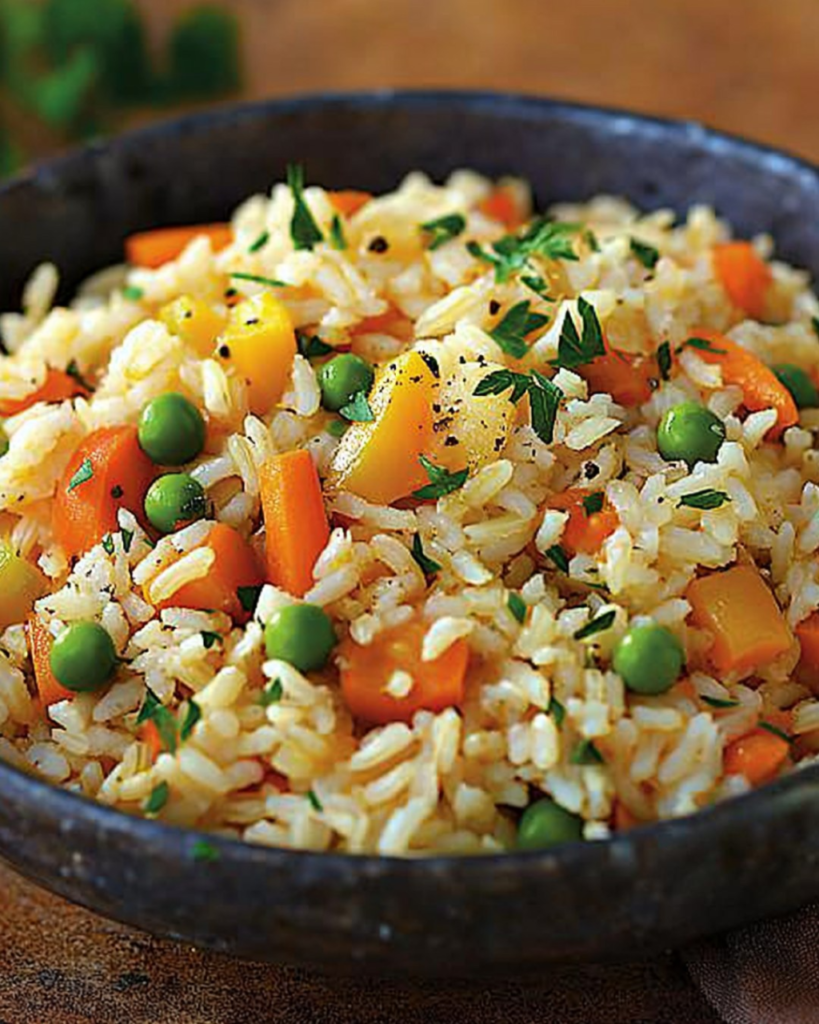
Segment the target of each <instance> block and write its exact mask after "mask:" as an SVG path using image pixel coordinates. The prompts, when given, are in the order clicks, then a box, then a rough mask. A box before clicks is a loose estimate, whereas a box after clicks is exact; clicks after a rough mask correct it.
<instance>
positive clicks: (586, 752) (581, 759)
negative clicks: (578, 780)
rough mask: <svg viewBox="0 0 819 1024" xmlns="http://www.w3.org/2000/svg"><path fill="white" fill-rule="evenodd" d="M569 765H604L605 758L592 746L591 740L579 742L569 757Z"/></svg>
mask: <svg viewBox="0 0 819 1024" xmlns="http://www.w3.org/2000/svg"><path fill="white" fill-rule="evenodd" d="M569 763H570V764H581V765H589V764H604V763H605V758H604V757H603V755H602V754H601V753H600V751H599V750H598V749H597V747H596V746H595V745H594V742H593V740H580V742H579V743H578V744H576V746H575V748H574V749H573V750H572V752H571V754H570V755H569Z"/></svg>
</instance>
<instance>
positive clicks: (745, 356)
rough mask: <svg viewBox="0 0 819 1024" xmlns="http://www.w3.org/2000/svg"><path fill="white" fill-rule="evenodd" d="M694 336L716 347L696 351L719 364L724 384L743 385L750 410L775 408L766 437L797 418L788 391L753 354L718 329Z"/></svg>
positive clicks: (775, 437) (775, 436)
mask: <svg viewBox="0 0 819 1024" xmlns="http://www.w3.org/2000/svg"><path fill="white" fill-rule="evenodd" d="M694 336H695V337H697V338H701V339H702V340H704V341H707V342H709V343H710V345H711V346H712V348H714V349H716V350H718V351H712V352H709V351H707V350H704V349H697V350H696V351H697V355H698V356H699V357H700V359H702V360H703V361H704V362H706V363H714V364H717V365H718V366H719V368H720V371H721V373H722V380H723V383H724V384H736V385H738V386H739V387H740V388H742V402H743V405H744V406H745V408H746V409H749V410H750V411H751V412H758V411H759V410H760V409H776V412H777V421H776V423H775V424H774V425H773V426H772V427H771V429H770V430H769V431H768V434H767V439H768V440H770V441H776V440H778V439H779V438H780V437H781V436H782V432H783V431H784V430H786V429H787V428H788V427H792V426H793V425H794V424H795V423H798V422H799V410H798V409H797V408H796V403H795V402H794V400H793V396H792V395H791V393H790V391H788V389H787V388H786V387H785V385H784V384H783V383H782V382H781V381H780V380H779V379H778V378H777V377H776V375H775V374H774V372H773V371H772V370H770V369H769V368H768V367H767V366H766V365H765V364H764V363H763V362H761V361H760V360H759V359H757V357H756V356H755V355H753V354H752V353H751V352H749V351H748V350H747V349H745V348H743V347H742V346H741V345H737V343H736V342H735V341H731V339H730V338H726V337H725V335H724V334H720V333H718V332H717V331H708V330H698V331H696V332H695V333H694Z"/></svg>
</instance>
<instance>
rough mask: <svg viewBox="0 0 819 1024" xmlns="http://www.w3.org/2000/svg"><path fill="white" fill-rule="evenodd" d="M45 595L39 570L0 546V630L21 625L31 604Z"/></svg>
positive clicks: (4, 545)
mask: <svg viewBox="0 0 819 1024" xmlns="http://www.w3.org/2000/svg"><path fill="white" fill-rule="evenodd" d="M45 591H46V579H45V577H44V576H43V574H42V573H41V572H40V570H39V569H38V568H37V567H36V566H34V565H32V564H31V563H30V562H27V561H26V560H25V558H21V557H20V556H19V555H17V554H15V552H14V550H13V549H12V548H11V547H10V546H9V545H8V544H7V543H0V629H5V628H6V626H13V625H17V624H18V623H21V622H25V620H26V618H27V616H28V615H29V613H30V612H31V609H32V606H33V605H34V602H35V601H36V600H37V599H38V598H40V597H42V596H43V594H44V593H45Z"/></svg>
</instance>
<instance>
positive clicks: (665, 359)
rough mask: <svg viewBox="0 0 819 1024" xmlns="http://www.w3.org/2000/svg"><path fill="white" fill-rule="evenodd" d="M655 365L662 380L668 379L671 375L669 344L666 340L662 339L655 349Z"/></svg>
mask: <svg viewBox="0 0 819 1024" xmlns="http://www.w3.org/2000/svg"><path fill="white" fill-rule="evenodd" d="M657 366H658V367H659V369H660V376H661V377H662V378H663V380H668V378H669V377H670V376H671V346H670V345H669V343H668V342H667V341H664V342H663V343H662V345H660V347H659V348H658V349H657Z"/></svg>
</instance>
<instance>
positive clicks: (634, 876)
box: [0, 93, 819, 976]
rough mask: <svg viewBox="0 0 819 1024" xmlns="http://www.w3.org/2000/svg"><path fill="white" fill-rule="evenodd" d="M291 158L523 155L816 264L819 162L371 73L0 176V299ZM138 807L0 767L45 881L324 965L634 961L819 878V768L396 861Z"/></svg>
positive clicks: (558, 179) (14, 300) (531, 174)
mask: <svg viewBox="0 0 819 1024" xmlns="http://www.w3.org/2000/svg"><path fill="white" fill-rule="evenodd" d="M291 161H298V162H301V163H303V164H305V166H306V168H307V177H308V179H309V180H310V181H315V182H320V183H322V184H324V185H327V186H331V187H353V188H364V189H371V190H373V191H379V190H382V189H389V188H391V187H392V186H394V185H395V184H396V183H397V182H398V180H399V179H400V178H401V176H402V175H403V174H404V173H405V172H406V171H408V170H410V169H411V168H423V169H425V170H426V171H428V172H429V173H430V174H431V175H433V176H434V177H435V178H441V177H442V176H444V175H445V174H447V173H448V172H449V171H451V170H453V169H454V168H457V167H473V168H476V169H478V170H480V171H483V172H485V173H486V174H489V175H501V174H508V173H514V174H520V175H523V176H525V177H526V178H528V179H529V180H530V181H531V182H532V183H533V185H534V188H535V192H536V195H537V198H538V201H539V203H540V204H541V205H545V204H548V203H550V202H552V201H554V200H559V199H582V198H584V197H587V196H591V195H594V194H595V193H598V192H610V193H617V194H620V195H624V196H627V197H628V198H629V199H631V200H633V201H634V202H636V203H637V204H638V205H639V206H641V207H644V208H648V209H650V208H653V207H658V206H670V207H673V208H674V209H676V210H679V211H683V210H685V209H686V208H688V207H689V206H691V205H692V204H693V203H710V204H713V205H714V206H715V207H716V208H717V210H718V211H719V212H720V213H721V214H724V215H725V216H727V217H728V218H730V219H731V220H732V221H733V223H734V224H735V225H736V228H737V230H738V231H739V233H740V234H743V235H748V234H752V233H754V232H758V231H769V232H772V233H773V235H774V236H775V237H776V241H777V250H778V253H779V254H780V255H781V256H782V257H783V258H785V259H787V260H790V261H791V262H793V263H795V264H797V265H799V266H805V267H807V268H809V269H811V270H812V271H814V273H815V272H816V271H817V270H819V174H818V173H817V170H816V169H815V168H813V167H811V166H809V165H807V164H805V163H803V162H801V161H799V160H796V159H794V158H792V157H790V156H786V155H783V154H781V153H777V152H773V151H771V150H769V149H764V148H762V147H760V146H755V145H751V144H749V143H747V142H743V141H741V140H738V139H734V138H729V137H726V136H724V135H719V134H716V133H714V132H709V131H706V130H704V129H703V128H701V127H699V126H698V125H694V124H684V123H668V122H661V121H655V120H649V119H647V118H642V117H634V116H632V115H629V114H622V113H616V112H611V111H604V110H597V109H589V108H583V107H576V106H570V105H567V104H563V103H552V102H549V101H545V100H537V99H525V98H520V97H515V96H502V95H482V94H460V93H436V94H417V95H415V94H393V93H375V94H370V95H351V96H315V97H308V98H304V99H294V100H285V101H277V102H270V103H262V104H258V105H253V106H241V107H235V108H228V109H222V110H218V111H215V112H211V113H206V114H198V115H195V116H193V117H187V118H184V119H182V120H179V121H175V122H172V123H170V124H165V125H160V126H158V127H153V128H149V129H147V130H146V131H141V132H138V133H136V134H133V135H127V136H125V137H123V138H118V139H115V140H113V141H112V142H109V143H104V144H101V145H98V146H94V147H92V148H90V149H86V150H83V151H80V152H77V153H73V154H71V155H69V156H67V157H64V158H62V159H59V160H55V161H52V162H50V163H48V164H46V165H44V166H42V167H39V168H36V169H34V170H33V171H32V172H31V173H29V174H28V175H27V176H25V177H22V178H19V179H17V180H15V181H13V182H11V183H9V184H7V185H5V186H4V187H2V188H0V309H11V308H16V307H17V306H18V305H19V299H20V289H21V286H22V284H23V281H24V280H25V278H26V276H27V274H28V273H29V271H30V270H31V269H32V267H33V266H34V265H35V264H36V263H37V262H38V261H40V260H43V259H50V260H54V261H55V262H56V263H57V264H58V265H59V266H60V267H61V269H62V270H63V272H64V284H65V288H66V291H67V292H70V288H71V286H72V285H74V284H76V283H77V282H78V281H79V280H80V279H81V278H82V277H83V276H84V275H86V274H88V273H89V272H90V271H93V270H94V269H97V268H100V267H103V266H105V265H106V264H109V263H112V262H116V261H117V260H119V259H120V258H121V254H122V240H123V238H124V236H125V235H126V234H128V233H129V232H131V231H134V230H136V229H140V228H148V227H151V226H156V225H161V224H172V223H190V222H197V221H205V220H214V219H221V218H225V217H226V216H227V215H228V214H229V212H230V211H231V209H232V208H233V206H234V205H235V204H236V203H237V202H238V201H240V200H241V199H242V198H243V197H245V196H247V195H248V194H250V193H251V192H254V191H262V190H264V189H266V188H267V187H268V186H269V184H270V183H271V182H272V181H274V180H278V179H281V178H282V177H283V174H284V170H285V165H286V164H287V163H288V162H291ZM198 838H200V837H198V836H197V834H195V833H192V832H186V831H181V830H178V829H174V828H169V827H166V826H163V825H160V824H157V823H154V822H148V821H142V820H137V819H135V818H131V817H127V816H125V815H123V814H119V813H117V812H115V811H111V810H108V809H106V808H104V807H101V806H98V805H96V804H94V803H91V802H89V801H87V800H84V799H82V798H80V797H77V796H74V795H71V794H69V793H65V792H62V791H61V790H58V789H54V788H51V787H50V786H48V785H45V784H43V783H41V782H38V781H36V780H35V779H32V778H29V777H27V776H26V775H23V774H21V773H20V772H18V771H16V770H14V769H13V768H10V767H8V766H4V765H0V854H2V856H4V857H5V858H6V859H7V860H8V861H9V862H10V863H11V864H13V865H14V866H15V867H17V868H18V869H19V870H20V871H22V872H23V873H25V874H26V875H28V876H30V877H31V878H33V879H35V880H36V881H38V882H40V883H42V884H43V885H45V886H46V887H48V888H49V889H52V890H54V891H55V892H57V893H60V894H62V895H63V896H67V897H68V898H69V899H72V900H75V901H77V902H78V903H81V904H84V905H85V906H87V907H90V908H92V909H94V910H96V911H99V912H100V913H102V914H105V915H108V916H110V917H113V918H117V919H119V920H122V921H126V922H128V923H130V924H133V925H136V926H138V927H140V928H143V929H146V930H147V931H150V932H154V933H156V934H159V935H166V936H172V937H174V938H178V939H183V940H185V941H188V942H193V943H196V944H198V945H201V946H207V947H210V948H212V949H216V950H221V951H224V952H227V953H232V954H235V955H238V956H242V957H248V958H254V959H260V960H272V961H282V962H290V963H294V964H301V965H306V966H311V967H318V968H322V969H329V970H344V971H346V970H350V971H352V970H356V971H370V972H381V971H400V972H411V973H418V974H430V975H431V974H449V975H476V976H480V975H485V974H487V973H489V972H493V973H505V974H519V973H522V972H527V971H530V970H533V969H535V968H538V967H541V966H543V965H544V964H547V963H549V962H552V961H571V960H593V959H617V958H620V959H622V958H634V957H637V956H640V955H643V954H647V953H655V952H659V951H660V950H661V949H663V948H665V947H669V946H674V945H678V944H681V943H684V942H686V941H688V940H691V939H694V938H696V937H698V936H702V935H706V934H709V933H713V932H716V931H718V930H721V929H724V928H728V927H731V926H735V925H740V924H744V923H747V922H750V921H752V920H754V919H760V918H763V917H766V916H769V915H772V914H776V913H780V912H782V911H786V910H789V909H791V908H794V907H796V906H798V905H799V904H801V903H804V902H805V901H807V900H810V899H812V898H814V897H817V896H819V770H817V769H807V770H804V771H800V772H797V773H795V774H793V775H791V776H790V777H789V778H786V779H784V780H782V781H780V782H778V783H776V784H775V785H772V786H769V787H766V788H764V789H762V790H760V791H758V792H756V793H754V794H752V795H750V796H747V797H742V798H740V799H737V800H734V801H733V802H729V803H726V804H723V805H721V806H719V807H716V808H713V809H710V810H705V811H702V812H701V813H700V814H698V815H696V816H695V817H691V818H686V819H682V820H678V821H673V822H668V823H665V824H662V825H655V826H650V827H646V828H640V829H637V830H636V831H633V832H629V833H626V834H624V835H621V836H618V837H617V838H615V839H612V840H611V841H608V842H596V843H586V844H571V845H567V846H562V847H560V848H558V849H555V850H551V851H548V852H544V853H530V854H513V855H507V856H493V857H480V858H472V859H457V858H445V857H438V858H432V859H426V860H400V859H392V858H378V857H348V856H339V855H329V854H312V853H293V852H288V851H284V850H269V849H261V848H256V847H251V846H246V845H242V844H241V843H238V842H232V841H222V840H211V842H212V844H213V846H214V847H215V849H216V851H217V853H218V859H217V860H213V861H207V862H205V861H201V860H197V859H196V858H195V856H194V851H195V844H196V842H197V839H198Z"/></svg>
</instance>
